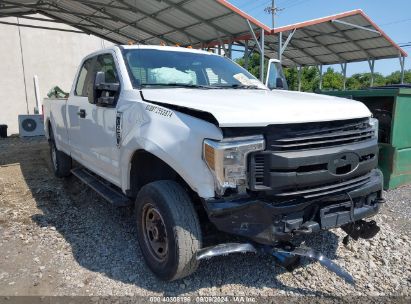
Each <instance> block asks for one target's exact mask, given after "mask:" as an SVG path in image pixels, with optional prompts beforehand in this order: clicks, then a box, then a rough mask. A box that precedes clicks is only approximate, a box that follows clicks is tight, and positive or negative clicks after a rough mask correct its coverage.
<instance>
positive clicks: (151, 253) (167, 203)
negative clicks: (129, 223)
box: [135, 180, 201, 281]
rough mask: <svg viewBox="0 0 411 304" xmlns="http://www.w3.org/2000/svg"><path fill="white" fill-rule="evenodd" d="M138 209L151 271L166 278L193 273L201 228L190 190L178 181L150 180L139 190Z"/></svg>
mask: <svg viewBox="0 0 411 304" xmlns="http://www.w3.org/2000/svg"><path fill="white" fill-rule="evenodd" d="M135 212H136V220H137V236H138V241H139V243H140V247H141V251H142V253H143V257H144V259H145V261H146V263H147V265H148V267H149V268H150V269H151V271H152V272H153V273H154V274H155V275H156V276H157V277H159V278H160V279H162V280H165V281H173V280H177V279H181V278H184V277H186V276H188V275H190V274H192V273H193V272H194V271H195V270H196V269H197V267H198V261H197V260H196V252H197V251H198V250H199V249H200V248H201V229H200V223H199V220H198V216H197V213H196V211H195V209H194V206H193V204H192V202H191V200H190V198H189V196H188V194H187V193H186V191H184V189H183V188H182V187H181V186H180V185H179V184H178V183H176V182H174V181H168V180H164V181H156V182H152V183H150V184H147V185H145V186H144V187H143V188H142V189H141V190H140V192H139V193H138V196H137V199H136V208H135Z"/></svg>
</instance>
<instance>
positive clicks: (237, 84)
mask: <svg viewBox="0 0 411 304" xmlns="http://www.w3.org/2000/svg"><path fill="white" fill-rule="evenodd" d="M124 59H125V62H126V65H127V69H128V72H129V74H130V78H131V80H132V82H133V85H134V87H137V88H140V87H162V86H163V87H191V88H192V87H201V88H245V89H265V88H266V87H265V86H264V85H263V84H262V83H261V82H260V81H259V80H258V79H256V78H255V77H254V76H253V75H251V74H250V73H249V72H247V71H246V70H245V69H243V68H242V67H240V66H239V65H237V64H235V63H234V62H232V61H231V60H230V59H228V58H225V57H222V56H217V55H214V54H201V53H193V52H181V51H168V50H156V49H128V50H127V49H126V50H124Z"/></svg>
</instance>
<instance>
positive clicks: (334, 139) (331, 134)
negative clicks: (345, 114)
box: [266, 118, 374, 151]
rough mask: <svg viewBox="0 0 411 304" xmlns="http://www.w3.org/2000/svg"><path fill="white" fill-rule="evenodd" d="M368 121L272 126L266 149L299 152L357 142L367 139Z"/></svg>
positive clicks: (371, 131)
mask: <svg viewBox="0 0 411 304" xmlns="http://www.w3.org/2000/svg"><path fill="white" fill-rule="evenodd" d="M373 136H374V130H373V128H372V127H371V126H370V125H369V122H368V118H364V119H352V120H345V121H333V122H320V123H306V124H294V125H288V126H285V127H283V128H282V127H281V126H272V132H269V133H268V134H266V138H267V150H270V151H300V150H308V149H319V148H326V147H333V146H340V145H346V144H351V143H358V142H362V141H366V140H369V139H371V138H372V137H373Z"/></svg>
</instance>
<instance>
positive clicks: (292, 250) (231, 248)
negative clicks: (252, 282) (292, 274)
mask: <svg viewBox="0 0 411 304" xmlns="http://www.w3.org/2000/svg"><path fill="white" fill-rule="evenodd" d="M246 252H252V253H257V252H261V253H265V254H270V255H272V256H273V257H274V258H275V260H276V262H277V263H278V264H280V265H281V266H283V267H284V268H285V269H287V270H289V271H292V270H293V269H295V268H296V267H297V266H298V265H299V262H300V257H307V258H310V259H314V260H317V261H318V262H319V263H320V264H321V265H322V266H324V267H325V268H327V269H328V270H330V271H332V272H334V273H335V274H336V275H338V276H339V277H341V278H342V279H344V280H345V281H346V282H347V283H349V284H352V285H355V281H354V278H353V277H352V276H351V275H350V274H349V273H348V272H347V271H345V270H344V269H343V268H341V267H340V266H338V265H337V264H335V263H334V262H333V261H331V260H330V259H328V258H327V257H326V256H324V255H323V254H322V253H319V252H316V251H315V250H313V249H311V248H308V247H294V246H293V245H292V244H289V243H281V244H278V245H277V246H274V247H273V246H268V245H259V244H251V243H227V244H220V245H216V246H211V247H207V248H204V249H201V250H199V251H198V252H197V255H196V259H197V260H202V259H209V258H212V257H215V256H221V255H228V254H231V253H246Z"/></svg>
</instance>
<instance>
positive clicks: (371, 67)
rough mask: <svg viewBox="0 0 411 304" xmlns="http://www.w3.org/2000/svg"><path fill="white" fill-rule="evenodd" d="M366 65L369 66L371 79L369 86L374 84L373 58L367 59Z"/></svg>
mask: <svg viewBox="0 0 411 304" xmlns="http://www.w3.org/2000/svg"><path fill="white" fill-rule="evenodd" d="M368 65H369V66H370V71H371V81H370V86H371V87H372V86H374V66H375V59H368Z"/></svg>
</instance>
